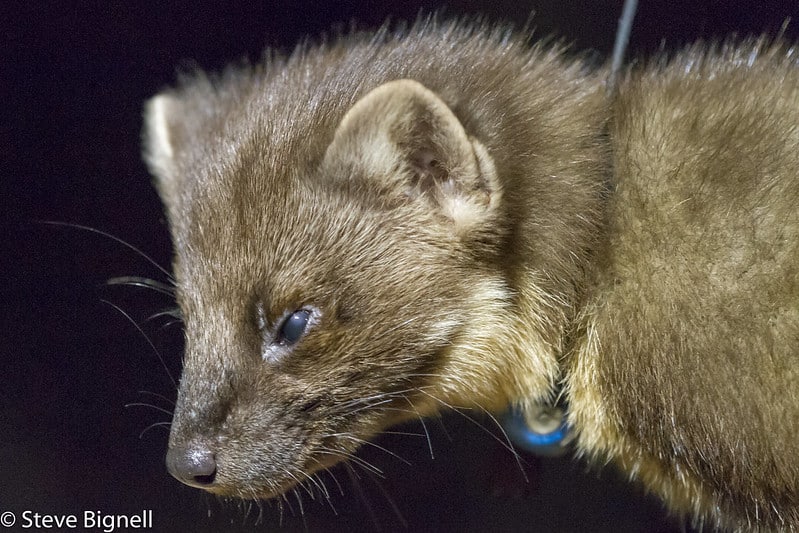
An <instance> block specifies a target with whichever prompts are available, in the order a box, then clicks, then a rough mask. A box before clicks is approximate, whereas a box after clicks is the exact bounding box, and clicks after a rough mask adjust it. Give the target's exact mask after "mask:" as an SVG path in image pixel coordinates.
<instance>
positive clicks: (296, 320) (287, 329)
mask: <svg viewBox="0 0 799 533" xmlns="http://www.w3.org/2000/svg"><path fill="white" fill-rule="evenodd" d="M310 318H311V312H310V311H307V310H305V309H300V310H299V311H294V312H293V313H292V314H290V315H289V316H288V317H287V318H286V320H284V321H283V324H282V325H281V326H280V331H278V339H277V340H278V342H280V343H281V344H294V343H295V342H297V341H298V340H300V337H302V334H303V333H305V328H307V327H308V320H309V319H310Z"/></svg>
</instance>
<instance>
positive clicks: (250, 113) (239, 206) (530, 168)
mask: <svg viewBox="0 0 799 533" xmlns="http://www.w3.org/2000/svg"><path fill="white" fill-rule="evenodd" d="M414 31H417V32H418V34H417V35H415V36H412V37H408V38H407V39H406V40H399V41H397V42H395V43H394V44H393V47H392V46H388V45H386V46H384V47H382V48H375V47H374V45H373V44H370V43H369V42H361V41H354V42H351V43H345V44H343V45H340V46H341V47H340V48H333V49H330V50H327V51H324V50H321V51H320V50H316V51H314V50H305V51H303V50H300V51H299V52H297V53H296V54H295V55H294V56H292V57H291V58H289V59H287V60H285V61H284V60H274V62H273V63H271V64H269V65H267V66H266V67H264V68H262V69H261V68H259V69H254V70H239V71H231V72H229V73H227V74H226V75H225V76H223V77H222V78H221V79H217V80H214V81H211V80H208V79H207V78H205V77H203V76H201V75H200V76H197V77H196V78H194V79H192V80H190V81H189V82H188V83H186V84H184V86H183V87H182V88H180V89H177V90H174V91H168V92H165V93H163V94H161V95H159V96H157V97H155V98H154V99H153V100H151V101H150V102H149V104H148V106H147V110H146V131H145V144H146V148H145V152H146V154H145V155H146V158H147V161H148V164H149V165H150V169H151V171H152V173H153V174H154V175H155V176H156V183H157V187H158V190H159V193H160V194H161V197H162V199H163V201H164V204H165V206H166V211H167V215H168V220H169V225H170V230H171V232H172V238H173V241H174V245H175V258H174V275H175V280H176V284H177V298H178V304H179V306H180V309H181V311H182V315H183V320H184V325H185V335H186V353H185V358H184V370H183V376H182V379H181V383H180V389H179V393H178V400H177V405H176V408H175V413H174V420H173V424H172V430H171V435H170V441H169V451H168V455H167V464H168V467H169V470H170V471H171V472H172V474H174V475H175V476H176V477H177V478H178V479H180V480H181V481H184V482H186V483H188V484H190V485H194V486H198V487H201V488H204V489H207V490H209V491H212V492H215V493H218V494H223V495H233V496H240V497H247V498H249V497H270V496H274V495H276V494H280V493H282V492H283V491H285V490H286V489H287V488H289V487H291V486H292V485H294V484H296V483H298V482H301V481H302V480H304V479H307V478H308V476H309V475H311V474H312V473H313V472H315V471H317V470H319V469H324V468H327V467H329V466H331V465H333V464H335V463H336V462H338V461H341V460H345V459H346V458H348V457H349V456H351V454H352V452H353V451H354V450H355V449H357V448H358V447H359V445H360V444H362V443H363V442H364V441H365V440H367V439H369V438H371V437H373V436H374V435H375V434H376V433H378V432H380V431H381V430H383V429H384V428H386V427H387V426H389V425H391V424H394V423H396V422H399V421H402V420H404V419H408V418H416V417H419V416H425V415H429V414H431V413H434V412H435V411H437V410H439V409H441V408H442V407H445V406H448V405H457V406H473V405H474V404H479V405H480V406H481V407H483V408H486V409H500V408H502V407H504V406H505V405H506V404H507V403H508V402H511V401H517V402H518V401H524V400H526V399H529V400H531V401H535V400H536V399H540V398H541V397H543V396H545V395H547V394H548V393H549V391H550V389H551V385H552V383H553V381H554V379H555V378H556V377H557V376H556V374H557V360H556V357H557V356H556V351H557V342H558V341H557V339H556V338H555V336H554V334H552V335H550V336H549V337H548V336H547V334H548V333H552V332H557V331H558V328H559V327H560V326H559V325H558V324H560V323H561V322H562V321H561V322H559V320H561V317H562V315H563V310H562V307H564V306H568V305H569V302H568V300H569V296H568V295H567V291H565V290H564V291H563V292H562V294H561V293H558V294H555V295H554V296H553V295H552V294H554V293H553V292H552V290H550V289H544V288H542V287H544V286H545V285H546V284H549V285H548V286H554V283H555V282H554V281H553V280H558V279H561V278H563V279H571V278H573V277H574V276H573V275H572V274H569V275H564V276H561V275H560V274H559V273H558V272H559V271H558V269H559V268H560V269H561V270H564V271H565V269H572V270H573V271H575V272H576V271H577V270H579V268H580V266H579V264H578V262H577V261H576V259H577V258H579V257H580V253H581V252H579V250H580V247H579V246H574V245H572V240H573V239H571V237H570V236H571V235H572V234H573V233H574V231H573V230H572V229H571V228H572V224H574V225H577V226H579V224H581V222H580V221H581V220H585V219H586V217H585V216H583V215H584V214H585V213H587V212H590V209H589V210H587V211H586V210H585V209H583V208H582V207H581V206H578V207H579V208H578V207H575V206H576V205H577V204H580V202H583V203H586V202H594V201H595V198H594V196H592V195H591V194H588V195H583V196H581V195H582V194H583V193H582V192H581V190H582V189H581V188H580V187H577V186H575V183H576V182H577V180H578V179H581V178H579V176H581V175H582V172H580V171H579V168H578V167H580V165H583V164H584V163H583V162H585V161H589V160H590V157H589V156H588V155H587V154H589V155H590V154H593V153H594V152H596V148H595V147H594V145H591V144H589V143H590V142H593V140H594V132H593V131H589V129H588V128H586V127H585V124H583V123H582V122H579V121H577V122H575V121H574V120H572V116H571V115H570V113H574V115H575V116H577V115H578V114H579V115H580V116H583V115H586V114H585V113H584V112H583V111H581V110H582V109H583V107H584V104H585V101H586V98H587V96H586V95H588V94H589V92H588V91H586V90H585V89H584V88H582V87H581V86H580V85H578V84H577V83H575V80H576V79H577V78H579V76H580V74H579V72H578V69H577V68H572V67H568V68H566V67H564V66H563V65H562V64H561V63H560V62H559V57H558V56H557V54H544V53H542V52H540V51H531V50H530V49H528V48H526V46H525V45H524V43H523V42H522V41H518V42H517V41H515V40H507V39H506V37H503V35H504V34H499V33H497V34H496V35H494V36H493V37H491V38H486V37H480V36H479V35H477V34H476V33H475V32H474V31H472V30H470V29H469V28H468V27H464V28H462V29H459V28H458V27H457V26H452V27H449V29H447V28H444V29H442V30H441V31H440V32H439V31H436V32H430V31H428V30H427V29H425V28H424V27H423V28H421V29H417V30H414ZM445 38H446V39H449V40H450V41H452V42H451V43H450V46H449V47H444V48H445V49H444V48H442V44H441V43H442V39H445ZM345 48H346V51H345V50H344V49H345ZM421 48H424V50H422V49H421ZM398 54H399V55H402V54H405V55H406V56H407V60H403V59H401V58H400V59H398V57H399V55H398ZM419 54H422V55H423V56H424V57H425V61H427V63H423V64H421V63H419V62H418V61H411V58H418V56H419ZM453 54H454V55H458V54H460V55H463V56H464V57H463V58H461V59H458V58H456V57H453ZM488 55H491V56H492V57H487V56H488ZM470 61H471V62H472V63H475V62H477V63H479V64H480V65H481V69H488V70H489V71H490V70H491V69H496V70H497V72H494V73H492V72H488V71H486V72H483V71H480V72H478V71H477V70H475V69H473V68H469V67H468V65H469V64H470V63H469V62H470ZM434 63H435V64H434ZM376 64H378V65H383V66H382V67H379V68H378V67H376V66H375V65H376ZM452 65H455V67H453V66H452ZM483 65H484V66H483ZM531 65H534V67H531ZM445 68H457V69H462V70H463V76H464V77H463V79H460V80H458V81H459V84H460V85H459V84H455V86H459V87H461V89H459V91H454V90H452V89H449V90H447V91H445V93H446V94H444V93H441V92H440V89H441V88H442V87H445V86H447V85H448V84H449V85H451V83H450V82H451V79H450V77H449V76H450V75H449V74H443V73H442V69H445ZM414 69H416V71H414ZM523 69H528V70H531V72H532V74H531V75H534V76H535V77H534V78H528V79H522V80H519V81H518V82H511V79H512V78H510V77H508V75H509V73H513V74H514V75H516V74H518V73H519V72H521V71H522V70H523ZM356 72H357V75H356ZM414 72H416V73H414ZM503 72H504V73H505V74H506V75H505V76H504V77H503V75H502V73H503ZM408 78H413V79H408ZM414 79H415V80H417V81H414ZM436 80H438V81H436ZM511 83H517V85H518V87H510V86H509V84H511ZM431 84H432V85H433V87H432V89H431V87H430V85H431ZM436 85H438V86H436ZM520 94H526V95H528V96H527V97H526V98H525V99H523V101H524V102H526V104H525V105H517V103H514V102H517V101H518V99H519V95H520ZM503 95H504V96H503ZM481 102H482V103H481ZM487 102H488V103H490V106H489V105H487V104H486V103H487ZM592 105H593V104H592ZM525 106H527V107H525ZM594 107H597V106H594ZM531 108H532V109H531ZM510 130H513V131H510ZM501 132H503V133H501ZM514 132H515V133H514ZM589 138H590V139H589ZM574 139H578V141H574ZM579 139H589V141H586V142H583V141H580V140H579ZM581 143H582V144H581ZM586 147H588V148H586ZM592 150H593V151H594V152H592ZM497 154H500V156H501V157H497ZM511 160H512V161H514V163H512V164H509V163H507V162H508V161H511ZM520 161H521V162H522V163H519V162H520ZM524 162H527V163H524ZM524 165H527V166H524ZM500 175H502V176H505V177H503V180H500V179H499V177H498V176H500ZM531 175H532V177H531ZM507 176H516V177H515V178H514V179H517V180H519V184H517V185H516V187H517V188H519V187H528V188H530V190H531V191H533V192H529V191H528V193H526V194H525V195H523V194H521V193H519V191H518V190H517V191H516V193H515V196H514V197H509V196H508V194H507V191H506V190H505V189H506V188H507V187H506V186H505V185H506V183H507V179H510V178H508V177H507ZM535 176H540V177H541V178H542V181H536V180H535V179H533V177H535ZM584 196H585V198H587V199H583V198H584ZM589 196H590V198H589ZM525 202H526V203H525ZM511 212H516V213H527V212H529V213H532V215H530V216H527V219H528V220H524V217H522V216H521V215H517V216H511V215H510V213H511ZM525 216H526V215H525ZM565 219H569V220H568V221H567V220H565ZM530 243H533V244H530ZM525 247H527V248H525ZM508 250H510V252H509V251H508ZM575 250H577V252H575ZM517 256H524V257H525V258H526V261H527V262H526V263H522V262H520V261H519V260H518V257H517ZM544 263H546V264H548V265H550V266H551V267H552V268H549V267H547V266H546V265H544ZM553 265H554V266H553ZM575 265H577V266H575ZM539 281H540V282H541V285H540V286H539V285H536V283H538V282H539ZM547 291H549V292H547ZM550 293H552V294H550ZM547 295H549V298H548V299H547ZM553 339H554V340H553Z"/></svg>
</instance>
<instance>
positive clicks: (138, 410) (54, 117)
mask: <svg viewBox="0 0 799 533" xmlns="http://www.w3.org/2000/svg"><path fill="white" fill-rule="evenodd" d="M740 4H741V5H738V4H737V3H735V2H728V1H706V0H705V1H696V0H686V1H683V0H680V1H670V2H659V1H657V0H643V5H642V6H641V7H640V10H639V14H638V16H637V18H636V23H635V28H634V31H633V35H632V43H631V48H632V51H633V53H634V54H646V53H651V52H652V51H654V50H656V49H657V48H659V47H661V46H663V47H664V48H666V49H674V48H676V47H678V46H680V45H681V44H682V43H685V42H688V41H691V40H694V39H696V38H698V37H705V38H713V37H719V36H724V35H727V34H728V33H730V32H738V33H739V34H748V33H759V32H761V31H765V32H768V33H772V34H774V33H776V32H777V31H778V30H779V28H780V26H781V24H782V23H783V21H784V20H785V19H786V17H790V16H794V17H795V16H796V15H797V14H799V12H798V11H797V8H796V6H795V2H783V3H781V4H780V3H778V2H769V1H764V2H740ZM440 7H443V4H437V3H425V2H421V1H418V0H414V1H406V2H402V1H399V0H391V1H384V2H376V1H368V0H352V1H351V2H340V1H332V2H319V1H311V0H293V1H286V2H277V1H264V2H251V3H248V2H237V1H232V2H220V3H218V4H213V3H211V2H204V1H201V0H193V1H183V0H181V1H174V2H149V3H147V2H124V3H118V4H117V3H112V2H107V1H96V2H49V3H45V2H27V3H20V4H18V5H15V4H13V3H11V2H5V3H4V4H3V7H0V89H1V90H2V92H0V96H2V100H0V119H2V120H1V121H0V183H2V185H1V186H2V197H1V198H2V204H0V205H1V206H2V209H0V212H1V213H2V217H3V219H4V224H3V227H4V228H6V229H5V230H4V231H3V233H2V234H0V238H1V240H0V242H2V245H3V249H2V253H1V254H0V258H2V259H0V261H2V263H3V270H2V280H0V291H2V303H1V304H0V309H2V316H1V317H0V318H2V322H0V325H2V329H0V368H2V370H1V375H2V377H0V383H1V385H0V512H3V511H13V512H15V513H16V514H17V516H18V518H20V516H19V515H20V514H21V513H22V512H23V511H25V510H31V511H35V512H39V513H51V514H54V513H71V514H81V513H82V512H83V511H85V510H99V511H102V512H104V513H111V514H126V513H128V514H129V513H133V512H138V511H140V510H141V509H152V511H153V517H154V520H155V528H154V529H155V530H157V531H220V530H229V531H244V530H259V531H270V530H274V529H276V528H278V524H279V523H280V522H281V520H282V528H283V530H285V531H292V530H303V529H305V528H307V529H308V530H311V531H339V530H366V531H374V530H378V529H383V530H395V529H398V528H400V527H402V526H403V524H406V525H407V528H408V529H410V530H436V531H469V530H471V531H487V530H492V531H526V530H541V531H603V530H604V531H672V530H677V529H678V528H679V524H677V523H676V522H672V521H670V520H669V519H668V518H667V517H666V515H665V513H664V512H663V511H662V508H661V506H660V504H659V503H658V502H656V501H655V500H654V499H650V498H647V497H645V496H644V495H643V494H642V493H641V492H640V491H639V490H638V489H637V488H636V487H635V486H628V485H627V484H626V483H624V482H623V481H622V480H620V479H619V478H618V477H617V475H616V474H615V473H614V471H613V470H612V469H605V470H603V471H599V470H597V469H592V470H588V469H587V467H586V466H585V465H584V464H582V463H580V462H577V461H570V460H565V459H556V460H546V461H538V460H536V459H534V458H531V457H525V460H526V463H527V465H526V467H525V468H526V470H527V474H528V476H529V478H530V482H529V483H524V482H523V481H522V477H521V475H520V473H519V471H518V468H516V466H515V463H514V462H513V460H512V458H511V456H510V454H508V453H507V452H506V451H504V450H503V449H502V446H500V445H499V444H498V443H497V442H496V440H495V439H494V436H492V435H491V434H489V433H487V432H486V431H483V430H481V429H479V428H477V427H474V426H473V425H472V424H471V423H469V422H468V421H466V420H465V419H462V418H460V417H457V416H447V417H445V418H444V420H443V421H441V422H438V421H431V422H430V423H428V428H429V429H430V431H431V433H432V444H433V450H434V452H435V459H431V457H430V453H429V452H428V449H427V443H426V442H425V441H424V439H420V438H418V437H411V436H406V437H401V436H393V437H390V438H389V437H387V438H385V439H383V440H382V441H380V444H381V445H382V446H385V447H387V448H390V449H391V450H392V451H395V452H396V453H397V454H399V455H401V456H402V457H404V458H406V459H407V460H408V461H410V462H411V465H407V464H404V463H403V462H401V461H399V460H398V459H396V458H394V457H392V456H390V455H388V454H386V453H384V452H381V451H380V450H377V449H369V450H366V451H364V457H366V458H368V459H369V460H370V461H372V462H373V463H375V464H377V465H378V466H379V467H380V468H382V469H383V470H384V471H385V479H382V480H380V479H372V478H370V477H369V476H365V475H362V476H361V479H359V480H352V479H350V476H349V475H348V474H347V470H346V469H337V470H335V471H334V474H335V475H336V477H337V479H338V480H339V481H340V483H341V485H342V491H343V495H341V494H339V493H338V489H337V488H335V485H334V483H333V482H332V480H328V485H329V486H330V487H331V489H333V488H335V494H333V497H332V502H331V503H330V504H328V503H324V502H313V501H310V499H309V498H308V497H305V498H304V499H303V500H304V501H303V503H302V509H303V511H302V512H301V511H300V504H299V502H297V501H296V500H295V499H293V498H292V499H289V504H290V506H291V509H289V508H288V505H287V506H286V509H285V510H284V512H283V515H282V517H281V516H280V513H279V512H278V509H277V507H276V506H274V505H269V504H265V505H263V506H262V507H261V508H259V507H258V506H246V505H241V504H236V503H229V502H227V503H226V502H222V501H220V500H218V499H216V498H214V497H210V496H207V495H205V494H203V493H201V492H200V491H197V490H193V489H189V488H187V487H184V486H182V485H180V484H179V483H178V482H177V481H175V480H173V479H172V478H171V477H169V475H168V474H167V473H166V470H165V468H164V466H163V454H164V450H165V446H166V440H167V430H166V426H165V425H163V423H164V422H166V421H168V420H169V416H168V410H169V409H170V408H171V407H170V400H171V399H174V395H175V389H174V386H173V384H172V382H171V381H170V378H169V377H168V374H167V372H166V371H165V370H164V367H163V366H162V364H161V363H160V362H159V359H158V357H157V355H156V353H155V350H154V349H153V348H152V347H150V346H149V345H148V342H147V340H146V339H145V338H144V337H143V336H142V335H141V334H140V333H139V332H138V331H137V329H136V328H135V327H134V326H133V325H132V324H131V323H130V322H129V321H128V320H126V319H125V318H124V317H123V316H122V314H120V313H119V312H118V311H117V310H115V309H114V308H113V307H112V306H111V305H109V304H106V303H103V300H107V301H109V302H112V303H114V304H115V305H118V306H120V307H121V308H123V309H125V310H126V311H127V312H128V313H130V315H131V316H132V318H133V319H134V320H135V321H136V322H137V323H140V324H142V328H143V329H144V330H145V331H146V332H147V334H148V335H149V336H150V338H152V339H153V342H154V343H155V346H156V348H157V350H158V351H159V352H160V353H162V354H163V357H164V359H165V361H166V365H167V366H168V367H169V372H171V373H172V375H173V376H177V375H178V374H179V366H180V350H181V346H180V343H181V333H180V330H179V326H177V325H172V326H166V325H165V321H164V320H154V321H151V322H143V321H144V319H145V318H146V317H147V316H149V315H150V314H152V313H153V312H155V311H157V310H159V309H162V308H164V307H168V306H169V305H170V302H169V300H168V299H167V298H166V297H162V296H160V295H158V294H156V293H152V292H149V291H142V290H139V289H135V288H125V287H113V286H112V287H108V286H105V285H104V281H105V280H106V279H108V278H112V277H115V276H123V275H131V274H136V275H144V276H152V277H155V278H158V279H163V277H164V276H163V275H162V274H161V273H159V271H158V270H157V269H155V268H154V267H152V266H151V265H150V264H148V263H147V261H145V260H144V259H142V258H141V257H139V256H138V255H136V254H135V253H133V252H132V251H130V250H129V249H127V248H125V247H124V246H122V245H120V244H119V243H117V242H114V241H113V240H111V239H108V238H105V237H102V236H99V235H97V234H93V233H90V232H86V231H81V230H78V229H74V228H65V227H54V226H48V225H42V224H40V223H38V222H36V221H38V220H50V221H62V222H70V223H76V224H82V225H86V226H90V227H92V228H97V229H100V230H103V231H106V232H109V233H111V234H113V235H116V236H118V237H119V238H121V239H124V240H125V241H127V242H130V243H132V244H134V245H136V246H138V247H140V248H141V249H142V250H144V251H146V253H147V254H149V255H151V256H152V257H153V258H154V259H155V261H157V262H158V263H159V264H161V265H168V263H169V258H170V243H169V238H168V234H167V229H166V227H165V224H164V219H163V216H162V213H161V207H160V204H159V201H158V198H157V197H156V194H155V191H154V190H153V188H152V187H151V184H150V178H149V177H148V175H147V172H146V170H145V168H144V166H143V164H142V162H141V158H140V155H139V135H140V133H139V132H140V129H141V105H142V102H143V101H144V100H145V99H146V98H147V97H149V96H151V95H153V94H154V93H156V92H157V91H158V90H159V89H161V88H162V87H164V86H166V85H167V84H169V83H170V82H171V81H172V80H173V78H174V73H175V69H176V67H181V66H183V67H185V66H191V65H195V64H196V65H199V66H201V67H203V68H206V69H211V70H217V69H220V68H222V67H223V66H224V65H225V64H227V63H228V62H230V61H236V60H240V59H241V58H243V57H246V58H249V59H250V60H253V61H255V60H257V59H258V58H259V56H260V54H261V51H262V50H263V48H264V47H265V46H267V45H268V46H274V47H278V48H281V49H284V50H290V49H291V48H292V46H293V45H294V43H296V42H297V41H298V39H300V38H301V37H302V36H305V35H312V36H315V35H318V34H320V32H323V31H325V30H328V29H330V28H331V26H332V25H334V24H336V23H343V24H344V25H346V24H348V23H349V22H350V21H351V20H357V21H358V22H359V23H360V25H361V26H362V27H374V26H376V25H378V24H380V23H381V22H382V21H384V20H385V19H386V18H387V17H392V18H394V19H412V18H414V17H415V16H416V14H417V13H418V12H419V11H420V10H423V11H429V10H430V9H435V8H440ZM531 10H536V15H535V17H534V19H533V20H534V25H535V26H536V27H537V32H538V34H539V35H548V34H555V35H558V36H561V37H563V38H565V39H566V40H568V41H572V42H574V43H575V47H576V48H589V49H593V50H595V51H596V52H598V53H599V54H603V55H606V54H607V53H608V51H609V50H610V48H611V46H612V40H613V34H614V31H615V23H616V18H617V17H618V15H619V13H620V10H621V2H620V1H616V2H614V1H607V0H605V1H596V2H561V1H557V0H531V1H529V2H518V1H515V0H514V1H511V0H495V1H479V0H474V1H467V0H461V1H454V0H453V1H451V2H449V3H448V4H447V5H446V13H449V14H460V13H482V14H486V15H488V16H489V18H492V19H506V20H510V21H515V22H516V23H519V24H521V23H524V21H525V20H526V19H527V18H528V14H529V12H530V11H531ZM788 34H789V36H792V38H795V37H796V35H797V31H796V24H794V25H793V26H789V29H788ZM139 391H147V392H144V393H142V392H139ZM159 395H162V396H163V397H161V396H159ZM137 403H147V404H151V405H152V407H146V406H140V405H135V404H137ZM129 404H133V405H130V406H129ZM165 411H166V412H165ZM159 423H161V425H156V426H153V427H151V425H152V424H159ZM148 428H149V429H148ZM419 429H420V428H419V427H415V426H412V427H410V428H409V431H419Z"/></svg>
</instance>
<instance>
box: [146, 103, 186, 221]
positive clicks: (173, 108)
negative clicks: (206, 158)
mask: <svg viewBox="0 0 799 533" xmlns="http://www.w3.org/2000/svg"><path fill="white" fill-rule="evenodd" d="M179 104H180V103H179V102H178V101H177V99H176V98H174V97H173V96H170V95H167V94H159V95H157V96H154V97H153V98H151V99H150V100H148V101H147V103H146V104H145V107H144V132H143V134H142V137H143V141H144V160H145V161H146V163H147V166H148V167H149V169H150V173H151V174H152V175H153V176H154V177H155V179H156V183H157V186H158V191H159V193H160V194H161V198H162V200H163V201H164V203H165V204H167V206H168V207H169V206H170V205H171V204H172V203H173V200H174V199H177V198H178V192H177V188H178V183H177V182H178V176H177V169H176V163H175V153H176V151H177V147H178V146H179V143H180V141H181V140H182V139H181V128H180V127H179V122H178V120H177V118H178V117H179V116H180V110H179V109H178V108H179V107H180V105H179Z"/></svg>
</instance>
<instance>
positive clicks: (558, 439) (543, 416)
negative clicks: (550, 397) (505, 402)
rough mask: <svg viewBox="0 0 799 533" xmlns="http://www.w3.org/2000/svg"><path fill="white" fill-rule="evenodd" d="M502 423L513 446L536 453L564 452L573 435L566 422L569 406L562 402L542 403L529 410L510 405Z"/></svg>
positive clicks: (549, 454) (501, 419)
mask: <svg viewBox="0 0 799 533" xmlns="http://www.w3.org/2000/svg"><path fill="white" fill-rule="evenodd" d="M500 423H501V424H502V427H503V428H504V429H505V432H506V433H507V434H508V437H509V438H510V439H511V441H513V444H514V445H516V446H518V447H519V448H522V449H524V450H526V451H528V452H532V453H534V454H536V455H542V456H546V457H557V456H560V455H563V454H564V453H566V451H567V450H568V448H569V447H568V445H569V443H570V442H571V441H572V439H573V438H574V434H573V433H572V432H571V428H570V427H569V425H568V423H567V422H566V409H565V408H564V407H562V406H559V405H543V404H539V405H535V406H534V407H533V408H531V409H530V410H528V411H526V412H524V411H522V410H520V409H518V408H511V409H509V410H508V411H506V412H505V413H504V414H503V415H502V416H501V418H500Z"/></svg>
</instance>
